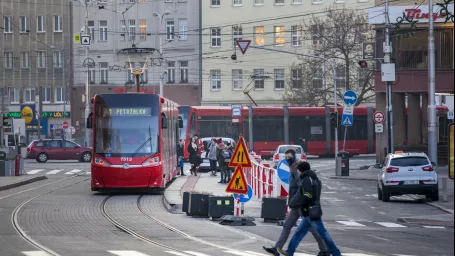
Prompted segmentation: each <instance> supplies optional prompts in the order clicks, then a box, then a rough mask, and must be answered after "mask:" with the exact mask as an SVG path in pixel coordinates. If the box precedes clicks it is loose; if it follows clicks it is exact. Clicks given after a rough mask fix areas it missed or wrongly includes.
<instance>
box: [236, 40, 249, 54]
mask: <svg viewBox="0 0 455 256" xmlns="http://www.w3.org/2000/svg"><path fill="white" fill-rule="evenodd" d="M250 44H251V40H237V45H238V46H239V48H240V51H242V54H245V52H246V50H247V49H248V46H250Z"/></svg>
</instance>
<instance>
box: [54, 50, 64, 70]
mask: <svg viewBox="0 0 455 256" xmlns="http://www.w3.org/2000/svg"><path fill="white" fill-rule="evenodd" d="M54 68H63V52H61V51H59V52H54Z"/></svg>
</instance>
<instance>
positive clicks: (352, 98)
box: [343, 91, 357, 105]
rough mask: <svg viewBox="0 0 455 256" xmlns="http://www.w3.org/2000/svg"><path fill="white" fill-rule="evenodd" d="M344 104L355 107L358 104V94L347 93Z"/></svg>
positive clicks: (344, 96)
mask: <svg viewBox="0 0 455 256" xmlns="http://www.w3.org/2000/svg"><path fill="white" fill-rule="evenodd" d="M343 101H344V104H347V105H354V104H355V103H356V102H357V93H355V92H354V91H346V92H345V93H344V95H343Z"/></svg>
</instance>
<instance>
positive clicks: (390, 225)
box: [375, 222, 406, 228]
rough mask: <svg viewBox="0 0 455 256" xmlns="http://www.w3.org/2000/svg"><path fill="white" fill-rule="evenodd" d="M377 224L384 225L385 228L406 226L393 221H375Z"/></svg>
mask: <svg viewBox="0 0 455 256" xmlns="http://www.w3.org/2000/svg"><path fill="white" fill-rule="evenodd" d="M375 223H376V224H378V225H381V226H384V227H386V228H405V227H406V226H403V225H400V224H397V223H393V222H375Z"/></svg>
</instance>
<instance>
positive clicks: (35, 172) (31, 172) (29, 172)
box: [27, 169, 44, 174]
mask: <svg viewBox="0 0 455 256" xmlns="http://www.w3.org/2000/svg"><path fill="white" fill-rule="evenodd" d="M41 171H44V170H43V169H39V170H31V171H28V172H27V174H37V173H39V172H41Z"/></svg>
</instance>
